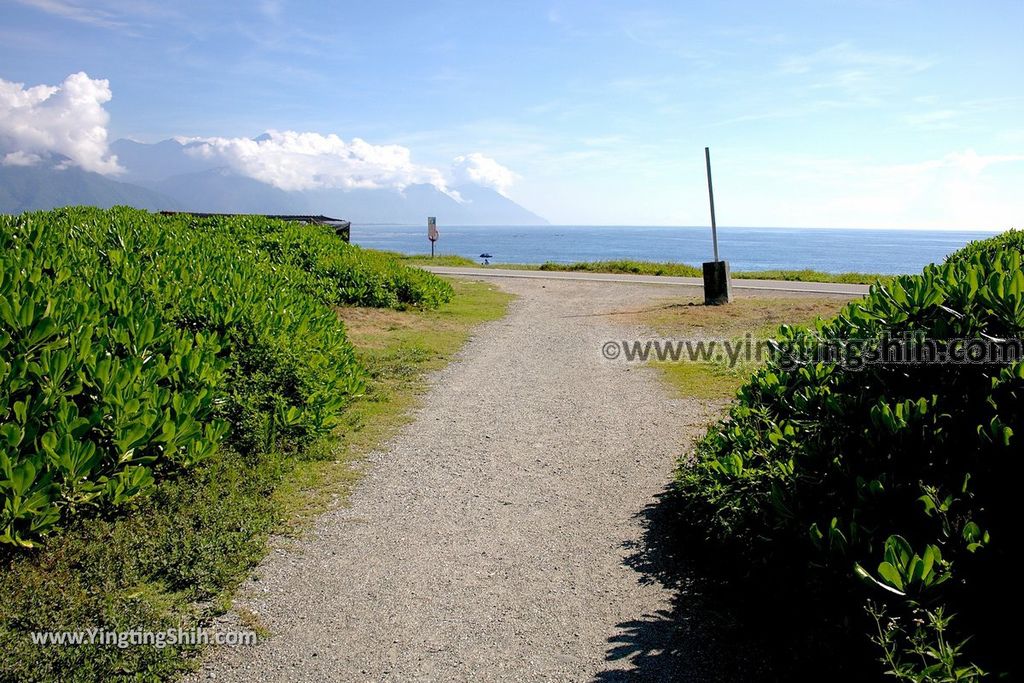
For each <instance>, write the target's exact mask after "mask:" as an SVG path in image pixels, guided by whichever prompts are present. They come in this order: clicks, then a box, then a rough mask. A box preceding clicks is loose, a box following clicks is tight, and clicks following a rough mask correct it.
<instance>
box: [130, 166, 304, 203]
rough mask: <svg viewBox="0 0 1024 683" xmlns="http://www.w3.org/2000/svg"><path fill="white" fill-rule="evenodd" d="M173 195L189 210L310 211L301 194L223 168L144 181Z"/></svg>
mask: <svg viewBox="0 0 1024 683" xmlns="http://www.w3.org/2000/svg"><path fill="white" fill-rule="evenodd" d="M146 186H147V187H151V188H153V189H154V190H156V191H157V192H159V193H161V194H165V195H168V196H170V197H174V198H175V199H176V200H177V201H178V203H180V204H181V205H182V206H184V207H186V209H187V210H189V211H199V212H204V213H278V214H280V213H310V212H309V211H308V210H307V208H306V206H305V203H304V202H303V200H302V197H301V195H300V196H296V194H295V193H291V192H285V191H284V190H279V189H277V188H276V187H274V186H272V185H267V184H266V183H261V182H260V181H258V180H253V179H252V178H247V177H245V176H242V175H238V174H237V173H234V172H233V171H230V170H229V169H226V168H211V169H208V170H205V171H199V172H197V173H184V174H182V175H175V176H171V177H170V178H165V179H164V180H160V181H158V182H147V183H146Z"/></svg>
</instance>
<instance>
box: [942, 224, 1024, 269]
mask: <svg viewBox="0 0 1024 683" xmlns="http://www.w3.org/2000/svg"><path fill="white" fill-rule="evenodd" d="M1007 250H1009V251H1016V252H1017V253H1018V254H1022V255H1024V230H1015V229H1013V228H1011V229H1009V230H1007V231H1006V232H1003V233H1000V234H998V235H994V236H993V237H989V238H988V239H983V240H975V241H974V242H971V243H970V244H968V245H967V246H966V247H964V248H963V249H960V250H959V251H956V252H953V253H952V254H950V256H949V258H947V259H946V261H947V262H951V261H966V260H970V259H971V258H972V257H973V256H975V255H980V256H981V257H982V258H991V257H993V256H995V255H996V254H997V253H999V252H1003V251H1007Z"/></svg>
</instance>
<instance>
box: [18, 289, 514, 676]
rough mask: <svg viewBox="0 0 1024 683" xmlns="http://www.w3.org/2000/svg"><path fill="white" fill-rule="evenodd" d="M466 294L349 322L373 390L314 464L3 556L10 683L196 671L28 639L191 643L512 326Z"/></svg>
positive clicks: (256, 467) (173, 659) (90, 522)
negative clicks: (55, 634)
mask: <svg viewBox="0 0 1024 683" xmlns="http://www.w3.org/2000/svg"><path fill="white" fill-rule="evenodd" d="M454 285H455V289H456V294H457V296H456V298H455V300H454V301H452V302H451V303H448V304H445V305H442V306H441V307H440V308H438V309H437V310H433V311H421V310H408V311H394V310H380V309H354V308H341V309H339V315H341V317H342V318H343V319H344V320H345V322H346V328H347V332H348V335H349V339H350V340H351V341H352V343H353V344H354V345H355V347H356V351H357V354H358V356H359V358H360V359H361V360H362V362H363V364H364V366H365V367H366V368H367V369H368V371H369V374H370V380H369V383H368V388H367V391H366V394H365V395H364V396H363V397H361V398H359V399H357V400H356V401H355V402H354V403H353V404H352V405H351V406H350V407H349V408H348V409H347V410H346V413H345V422H344V424H342V425H341V426H339V428H338V430H337V431H336V433H335V434H333V435H332V436H331V437H329V438H327V439H324V440H322V441H321V442H319V443H318V444H316V445H315V447H312V448H309V449H307V450H306V451H304V452H303V453H302V454H301V455H300V456H298V457H296V455H295V454H282V453H264V454H261V455H242V454H239V453H237V452H234V451H232V450H230V449H226V448H225V449H221V450H220V451H218V453H217V454H216V455H215V456H213V457H211V458H210V459H209V460H208V461H206V462H204V463H203V464H202V465H200V466H198V467H196V468H195V469H194V470H190V471H188V472H187V473H185V474H184V475H183V476H181V477H180V478H174V479H168V480H165V481H162V482H160V483H159V484H158V485H157V486H156V487H155V490H154V491H153V493H152V495H150V496H148V497H145V498H142V499H138V500H136V501H134V502H132V503H131V504H130V506H129V507H128V508H127V509H124V508H122V509H120V510H118V512H117V513H116V514H99V513H98V514H96V515H94V516H91V517H89V516H86V517H83V518H81V519H79V520H78V521H77V522H76V523H75V524H74V525H73V526H70V527H69V528H67V529H66V530H64V531H61V532H59V533H58V534H55V535H54V536H52V537H50V538H49V539H47V543H46V544H45V546H44V547H42V548H41V549H38V550H33V551H30V552H12V551H11V550H10V549H9V548H3V549H0V595H3V596H4V599H3V600H2V601H0V680H18V681H44V680H64V681H79V680H80V681H96V680H105V681H107V680H160V679H166V678H170V677H173V676H174V675H176V674H178V673H179V672H181V671H182V670H183V669H187V668H189V666H190V665H192V664H194V663H195V662H196V661H197V659H196V655H197V654H198V652H197V651H196V650H195V649H194V648H191V647H178V646H170V647H166V648H163V649H158V648H155V647H151V646H142V647H129V648H125V649H119V648H116V647H98V646H50V647H41V646H38V645H33V644H32V642H31V640H30V638H29V636H28V634H29V632H31V631H36V630H40V631H52V630H83V629H89V628H99V629H102V630H112V631H127V630H131V629H144V630H152V631H162V630H166V629H171V628H186V629H187V628H192V627H194V626H196V625H201V624H202V623H204V622H205V621H206V620H207V619H209V618H210V617H211V616H212V615H215V614H217V613H219V612H222V611H223V610H225V609H226V608H227V607H228V605H229V604H230V599H231V594H232V591H233V589H234V588H235V587H236V586H237V585H238V583H239V582H240V581H241V580H242V579H244V578H245V576H246V575H247V574H248V572H249V571H251V569H252V567H253V566H254V565H255V564H256V563H257V562H259V560H260V559H261V558H262V557H263V556H264V554H265V552H266V540H267V537H268V536H269V535H270V534H271V533H275V532H281V531H284V532H292V533H294V532H295V531H296V530H300V529H301V528H302V526H303V524H304V523H305V522H307V521H308V520H310V519H312V518H313V517H314V516H315V515H316V514H317V513H319V512H321V511H323V510H324V509H326V508H328V507H329V506H331V505H338V504H341V503H343V502H344V500H345V496H346V494H347V492H348V491H349V490H350V489H351V486H352V485H353V483H354V482H355V481H356V480H357V478H358V475H359V462H360V460H361V458H362V456H363V455H365V454H366V453H368V452H369V451H371V450H372V449H373V448H375V447H377V446H379V445H380V444H381V443H383V442H384V440H386V439H387V438H389V437H390V436H392V435H394V434H395V433H396V432H397V431H398V430H399V429H400V428H401V426H402V425H404V424H405V423H406V422H407V421H408V420H409V419H410V410H411V409H412V408H413V407H414V406H415V404H416V401H417V396H418V395H419V394H420V393H421V392H422V391H423V389H424V375H425V373H427V372H429V371H431V370H435V369H437V368H440V367H442V366H443V365H444V364H445V363H447V362H448V361H450V360H451V358H452V357H453V355H454V354H455V353H456V351H458V349H459V348H460V347H461V346H462V344H463V343H464V342H465V340H466V339H467V338H468V336H469V334H470V333H471V330H472V328H473V327H474V326H475V325H477V324H478V323H481V322H483V321H486V320H492V319H496V318H499V317H501V315H503V314H504V310H505V307H506V305H507V303H508V300H509V297H508V295H505V294H503V293H501V292H499V291H497V290H496V289H494V288H493V287H490V286H488V285H486V284H480V283H459V282H456V283H454ZM254 626H257V625H256V624H254Z"/></svg>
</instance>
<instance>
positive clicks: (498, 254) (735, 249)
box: [351, 223, 1003, 275]
mask: <svg viewBox="0 0 1024 683" xmlns="http://www.w3.org/2000/svg"><path fill="white" fill-rule="evenodd" d="M439 229H440V239H439V240H438V241H437V243H436V244H435V252H436V253H437V254H439V255H458V256H464V257H467V258H472V259H477V260H482V255H483V254H490V258H489V260H490V261H491V262H493V263H511V264H539V263H544V262H546V261H550V262H554V263H573V262H577V261H606V260H618V259H630V260H638V261H671V262H676V263H688V264H691V265H698V264H700V263H701V262H703V261H710V260H712V259H713V250H712V242H711V228H710V227H709V226H670V225H635V226H613V225H487V226H470V225H450V226H444V225H440V226H439ZM1000 232H1003V231H1001V230H984V229H975V230H954V229H923V228H778V227H763V228H760V227H749V226H747V227H732V226H723V227H719V228H718V246H719V254H720V257H721V258H722V259H723V260H726V261H729V262H730V267H731V268H732V269H733V270H736V271H739V270H746V271H759V270H803V269H811V270H818V271H822V272H826V273H846V272H861V273H879V274H884V275H899V274H908V273H917V272H920V270H921V269H922V268H923V267H924V266H926V265H928V264H929V263H939V262H941V261H942V260H943V259H944V258H945V257H946V256H948V255H949V254H950V253H952V252H954V251H956V250H957V249H959V248H961V247H963V246H964V245H966V244H967V243H968V242H971V241H973V240H976V239H984V238H985V237H989V236H992V235H996V234H999V233H1000ZM351 239H352V243H353V244H357V245H359V246H363V247H367V248H372V249H383V250H388V251H397V252H401V253H404V254H424V253H426V254H429V253H430V242H429V241H428V240H427V231H426V225H425V224H424V225H405V224H397V223H393V224H387V223H376V224H368V223H361V224H357V223H354V224H353V225H352V232H351Z"/></svg>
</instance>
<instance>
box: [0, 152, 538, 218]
mask: <svg viewBox="0 0 1024 683" xmlns="http://www.w3.org/2000/svg"><path fill="white" fill-rule="evenodd" d="M110 149H111V152H112V153H113V154H116V155H117V159H118V162H119V163H120V165H121V166H122V167H123V168H124V169H125V172H124V173H122V174H120V175H118V176H116V177H109V176H104V175H100V174H98V173H92V172H90V171H85V170H82V169H80V168H77V167H74V166H69V165H68V164H67V163H66V161H67V160H65V159H60V158H50V159H46V160H44V161H43V162H42V163H39V164H36V165H33V166H0V212H2V213H20V212H22V211H32V210H38V209H49V208H53V207H57V206H66V205H69V204H89V205H93V206H101V207H109V206H114V205H117V204H125V205H129V206H135V207H137V208H140V209H148V210H151V211H156V210H177V211H196V212H212V213H271V214H323V215H326V216H331V217H333V218H340V219H344V220H349V221H352V222H353V223H400V224H417V223H423V222H424V221H425V220H426V217H427V216H436V217H437V220H438V222H439V223H440V224H442V225H543V224H546V223H547V221H546V220H544V219H543V218H541V217H540V216H538V215H536V214H534V213H532V212H530V211H528V210H527V209H525V208H523V207H522V206H520V205H519V204H516V203H515V202H514V201H512V200H511V199H509V198H508V197H505V196H504V195H502V194H500V193H499V192H496V191H494V190H492V189H490V188H488V187H484V186H481V185H474V184H466V185H461V186H458V187H454V188H451V189H453V190H455V191H457V192H458V194H459V197H460V198H461V200H462V201H458V200H456V199H454V198H453V197H452V196H450V195H448V194H446V193H444V192H441V191H440V190H438V189H437V188H436V187H434V186H433V185H428V184H417V185H409V186H407V187H405V188H404V189H401V190H398V189H383V188H382V189H351V190H344V189H315V190H304V191H292V192H288V191H285V190H281V189H279V188H277V187H274V186H273V185H269V184H267V183H263V182H260V181H259V180H255V179H253V178H249V177H247V176H244V175H241V174H239V173H236V172H235V171H233V170H231V169H229V168H227V167H224V166H220V165H218V164H217V163H216V161H214V160H208V159H204V158H201V157H199V156H193V155H191V154H188V151H187V149H188V144H187V143H186V144H182V143H179V142H178V141H176V140H164V141H162V142H158V143H154V144H146V143H141V142H135V141H133V140H117V141H115V142H113V143H112V144H111V145H110ZM61 162H65V163H61Z"/></svg>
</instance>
